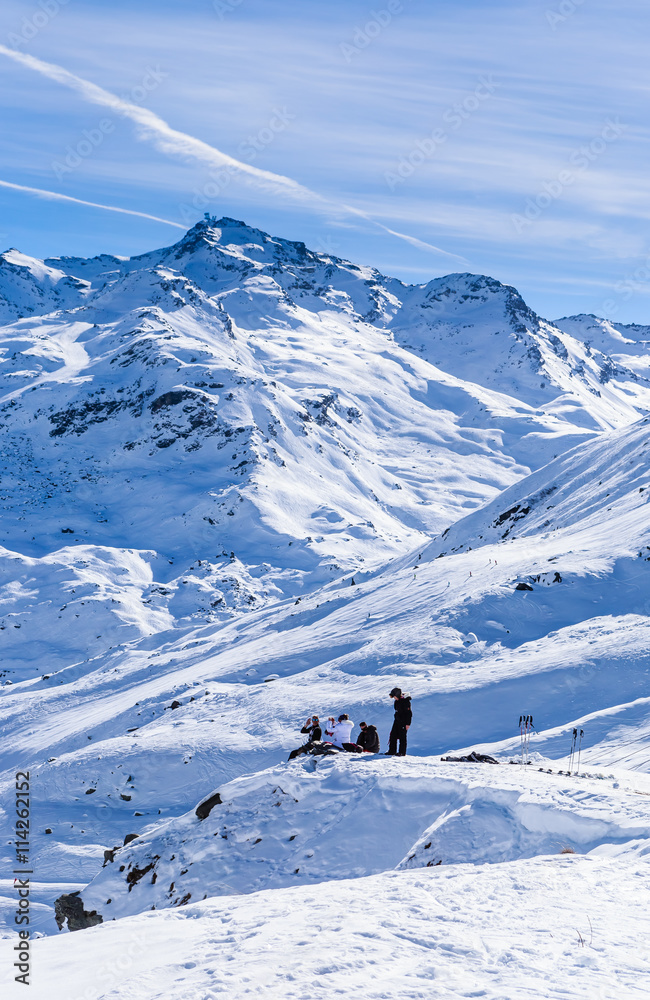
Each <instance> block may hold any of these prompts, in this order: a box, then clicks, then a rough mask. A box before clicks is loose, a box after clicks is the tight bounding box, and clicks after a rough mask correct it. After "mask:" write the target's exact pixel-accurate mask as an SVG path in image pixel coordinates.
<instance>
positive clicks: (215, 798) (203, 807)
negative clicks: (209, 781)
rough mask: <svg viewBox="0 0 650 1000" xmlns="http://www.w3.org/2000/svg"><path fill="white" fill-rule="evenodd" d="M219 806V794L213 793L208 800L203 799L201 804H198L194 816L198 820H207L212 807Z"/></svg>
mask: <svg viewBox="0 0 650 1000" xmlns="http://www.w3.org/2000/svg"><path fill="white" fill-rule="evenodd" d="M219 805H221V796H220V795H219V792H215V793H214V795H211V796H210V797H209V798H208V799H204V800H203V802H199V804H198V806H197V807H196V815H197V816H198V818H199V819H207V818H208V816H209V815H210V813H211V812H212V809H213V808H214V806H219Z"/></svg>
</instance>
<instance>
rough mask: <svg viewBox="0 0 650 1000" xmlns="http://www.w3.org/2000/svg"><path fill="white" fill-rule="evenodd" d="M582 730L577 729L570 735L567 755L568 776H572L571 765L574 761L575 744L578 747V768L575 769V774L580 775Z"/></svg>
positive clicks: (583, 732)
mask: <svg viewBox="0 0 650 1000" xmlns="http://www.w3.org/2000/svg"><path fill="white" fill-rule="evenodd" d="M584 734H585V731H584V729H578V728H577V727H576V728H575V729H574V730H573V732H572V733H571V753H570V755H569V774H573V764H574V761H575V753H576V743H577V745H578V766H577V769H576V774H580V753H581V751H582V737H583V736H584Z"/></svg>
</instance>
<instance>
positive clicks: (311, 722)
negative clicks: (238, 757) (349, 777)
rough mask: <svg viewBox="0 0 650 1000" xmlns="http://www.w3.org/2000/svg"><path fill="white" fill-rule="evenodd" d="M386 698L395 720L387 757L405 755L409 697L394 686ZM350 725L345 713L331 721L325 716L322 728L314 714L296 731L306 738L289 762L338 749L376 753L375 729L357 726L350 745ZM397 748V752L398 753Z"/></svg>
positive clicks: (351, 725) (409, 713) (410, 713)
mask: <svg viewBox="0 0 650 1000" xmlns="http://www.w3.org/2000/svg"><path fill="white" fill-rule="evenodd" d="M390 697H391V698H392V699H393V700H394V702H395V718H394V721H393V726H392V729H391V731H390V736H389V739H388V750H386V751H385V756H387V757H405V756H406V736H407V732H408V728H409V726H410V725H411V719H412V714H413V713H412V711H411V697H410V695H408V694H406V692H403V691H402V690H401V688H398V687H394V688H393V690H392V691H391V692H390ZM353 729H354V722H352V720H351V719H350V717H349V716H348V714H347V713H346V712H343V713H342V714H341V715H339V717H338V719H335V718H334V716H333V715H330V716H328V718H327V721H326V723H325V726H324V727H323V726H322V725H321V722H320V719H319V717H318V716H317V715H312V716H310V717H309V718H308V719H307V721H306V723H305V725H304V726H303V727H302V729H301V730H300V732H301V733H302V734H303V735H305V736H308V737H309V738H308V740H307V742H306V743H305V744H303V746H301V747H297V748H296V749H295V750H292V751H291V753H290V754H289V760H294V759H295V758H296V757H299V756H300V755H301V754H306V753H310V754H322V753H337V752H339V751H341V750H343V751H347V752H348V753H379V734H378V732H377V728H376V726H373V725H368V724H367V723H366V722H360V723H359V735H358V736H357V740H356V743H354V742H352V730H353ZM398 745H399V750H398Z"/></svg>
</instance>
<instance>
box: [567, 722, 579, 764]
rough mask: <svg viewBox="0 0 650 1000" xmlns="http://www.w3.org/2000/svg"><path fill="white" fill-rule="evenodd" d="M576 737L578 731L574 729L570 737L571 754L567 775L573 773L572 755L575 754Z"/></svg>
mask: <svg viewBox="0 0 650 1000" xmlns="http://www.w3.org/2000/svg"><path fill="white" fill-rule="evenodd" d="M577 735H578V730H577V729H574V730H573V733H572V737H571V753H570V754H569V774H571V773H572V772H573V755H574V753H575V748H576V737H577Z"/></svg>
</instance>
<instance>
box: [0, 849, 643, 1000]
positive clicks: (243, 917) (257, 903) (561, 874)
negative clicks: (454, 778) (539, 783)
mask: <svg viewBox="0 0 650 1000" xmlns="http://www.w3.org/2000/svg"><path fill="white" fill-rule="evenodd" d="M647 878H648V862H647V860H643V859H627V860H622V859H619V858H615V859H612V860H610V859H608V858H585V857H573V856H571V855H568V856H567V855H564V856H562V857H557V856H556V857H545V858H535V859H532V860H524V861H514V862H511V863H509V864H498V865H487V866H483V867H475V866H470V865H457V866H453V867H449V868H444V867H440V868H430V869H420V870H419V871H417V872H394V873H386V874H382V875H374V876H369V877H366V878H361V879H353V880H349V881H343V882H338V883H335V884H329V885H324V886H323V885H319V886H302V887H296V888H288V889H279V890H274V891H269V890H267V891H262V892H258V893H255V894H253V895H251V896H240V897H238V898H229V899H227V900H224V899H215V900H206V901H205V902H200V903H190V904H189V905H187V906H185V907H182V908H181V909H180V910H166V911H163V912H160V913H156V912H154V913H143V914H141V915H139V916H137V917H128V918H126V919H125V920H119V921H117V922H116V923H110V924H107V925H102V926H101V927H94V928H91V929H89V930H86V931H82V932H81V933H78V934H72V935H67V936H65V937H64V938H61V939H56V938H51V937H49V938H45V939H43V940H40V941H35V942H34V943H33V947H34V969H35V972H34V980H33V985H32V986H31V988H30V989H31V992H30V996H33V997H34V998H35V1000H62V998H64V997H65V998H66V1000H94V998H99V997H101V998H103V1000H117V998H118V997H119V998H120V1000H140V998H143V997H160V996H163V995H164V997H165V998H166V1000H189V998H198V997H201V998H205V1000H216V998H218V997H228V998H229V1000H243V998H246V997H251V996H257V997H262V998H265V1000H266V998H268V1000H276V998H278V997H285V998H286V1000H302V998H304V997H310V998H313V1000H326V998H329V997H331V996H332V995H336V994H338V993H340V994H345V995H351V996H356V997H363V998H364V1000H379V998H386V997H391V998H392V997H395V998H398V997H399V998H400V1000H422V998H425V997H427V998H428V997H432V996H435V997H437V998H440V1000H460V998H467V997H476V996H484V997H490V998H494V1000H496V998H508V1000H510V998H514V997H518V996H526V997H530V998H533V1000H564V998H566V997H567V996H570V997H571V998H572V1000H593V998H594V997H599V998H601V997H602V998H603V1000H604V998H609V997H617V998H618V1000H640V998H642V997H643V996H644V995H646V993H647V989H646V987H647V982H648V976H649V974H650V966H649V963H648V958H647V948H646V941H647V937H648V933H649V932H650V926H649V920H650V918H649V917H648V910H647V907H646V906H645V905H643V902H642V896H643V891H644V886H645V883H646V882H647ZM0 948H2V949H3V950H2V951H0V954H2V963H1V964H2V968H3V969H6V968H7V966H8V955H7V950H8V949H7V944H6V942H0ZM71 970H74V975H73V976H72V977H71ZM11 989H12V986H11V985H9V990H11ZM17 989H18V988H17V987H14V989H13V992H9V996H10V997H13V996H14V995H15V996H19V995H22V994H18V992H17ZM163 991H164V992H163Z"/></svg>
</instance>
